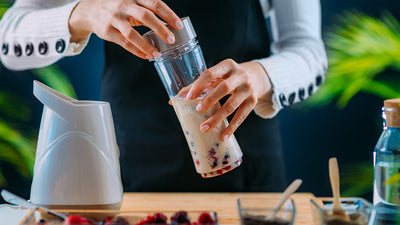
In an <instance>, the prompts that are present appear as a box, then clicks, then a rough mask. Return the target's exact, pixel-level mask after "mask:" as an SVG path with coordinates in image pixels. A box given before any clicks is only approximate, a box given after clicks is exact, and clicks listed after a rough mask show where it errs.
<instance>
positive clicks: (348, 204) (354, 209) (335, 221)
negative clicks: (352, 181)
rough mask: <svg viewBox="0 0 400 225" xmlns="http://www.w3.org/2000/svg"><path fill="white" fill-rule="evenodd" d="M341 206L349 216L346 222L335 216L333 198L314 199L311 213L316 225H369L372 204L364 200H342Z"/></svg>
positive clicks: (354, 198)
mask: <svg viewBox="0 0 400 225" xmlns="http://www.w3.org/2000/svg"><path fill="white" fill-rule="evenodd" d="M340 205H341V206H342V209H343V210H344V211H345V213H346V214H347V215H348V216H349V218H350V221H345V220H343V219H341V218H340V216H337V215H333V211H332V209H333V198H312V199H311V212H312V217H313V223H314V225H368V224H369V219H370V215H371V211H372V204H371V203H370V202H368V201H367V200H365V199H363V198H357V197H353V198H340Z"/></svg>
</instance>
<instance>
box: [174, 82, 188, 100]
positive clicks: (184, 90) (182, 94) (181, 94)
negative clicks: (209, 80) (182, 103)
mask: <svg viewBox="0 0 400 225" xmlns="http://www.w3.org/2000/svg"><path fill="white" fill-rule="evenodd" d="M190 87H191V84H190V85H188V86H186V87H184V88H182V89H181V90H180V91H179V92H178V94H177V95H178V96H181V97H183V98H186V96H187V93H188V91H189V89H190Z"/></svg>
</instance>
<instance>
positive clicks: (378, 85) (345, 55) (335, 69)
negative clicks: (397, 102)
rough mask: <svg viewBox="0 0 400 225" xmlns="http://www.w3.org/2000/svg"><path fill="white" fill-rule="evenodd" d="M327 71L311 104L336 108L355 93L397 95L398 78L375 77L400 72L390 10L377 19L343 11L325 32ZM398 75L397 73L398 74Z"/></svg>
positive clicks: (398, 29)
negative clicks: (335, 103) (394, 71)
mask: <svg viewBox="0 0 400 225" xmlns="http://www.w3.org/2000/svg"><path fill="white" fill-rule="evenodd" d="M326 45H327V55H328V62H329V70H328V73H327V76H326V79H325V83H324V84H323V85H322V86H321V88H320V89H319V90H318V91H317V93H316V94H315V95H314V96H313V97H311V98H310V99H309V103H308V104H306V105H310V106H311V107H315V106H321V105H327V104H329V103H330V102H334V101H336V102H337V106H338V107H340V108H343V107H345V106H346V105H347V104H348V102H349V101H350V100H351V99H352V98H353V97H354V96H355V95H356V94H358V93H360V92H367V93H370V94H374V95H377V96H379V97H384V98H387V97H390V98H396V97H400V91H398V89H399V88H398V87H399V86H400V80H396V81H394V82H393V81H389V80H379V76H378V75H379V74H381V73H382V72H383V71H385V70H386V69H388V68H392V69H395V70H397V71H399V72H400V23H399V21H397V20H396V18H395V17H394V16H393V15H391V14H390V13H388V12H386V13H385V14H383V16H382V18H381V19H377V18H374V17H370V16H368V15H366V14H363V13H360V12H349V11H347V12H344V13H343V14H342V15H341V16H339V17H338V20H337V23H336V24H335V25H333V26H332V27H331V28H330V29H329V31H328V32H327V34H326ZM398 76H399V75H398Z"/></svg>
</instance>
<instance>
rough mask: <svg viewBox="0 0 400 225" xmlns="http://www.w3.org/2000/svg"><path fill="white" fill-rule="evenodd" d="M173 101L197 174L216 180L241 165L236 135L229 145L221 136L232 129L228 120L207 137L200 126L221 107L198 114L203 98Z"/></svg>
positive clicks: (231, 138)
mask: <svg viewBox="0 0 400 225" xmlns="http://www.w3.org/2000/svg"><path fill="white" fill-rule="evenodd" d="M171 101H172V105H173V106H174V109H175V112H176V115H177V116H178V119H179V122H180V124H181V127H182V130H183V132H184V134H185V137H186V141H187V143H188V145H189V148H190V152H191V154H192V158H193V162H194V165H195V167H196V171H197V173H199V174H200V175H201V176H202V177H203V178H208V177H214V176H218V175H221V174H224V173H226V172H228V171H230V170H232V169H234V168H236V167H238V166H239V165H240V164H241V162H242V155H243V153H242V151H241V150H240V147H239V144H238V143H237V141H236V138H235V137H234V136H233V135H232V136H231V137H230V138H229V139H228V140H226V141H222V140H221V138H220V135H221V132H222V131H223V130H224V129H225V128H226V127H227V126H228V121H227V120H226V119H225V120H224V121H222V122H221V123H220V124H219V125H218V126H217V127H215V128H214V129H212V130H210V131H208V132H206V133H204V132H202V131H201V130H200V124H201V123H202V122H204V121H205V120H206V119H207V118H209V117H211V116H212V115H213V114H214V113H215V112H216V111H217V110H218V109H219V108H220V107H221V106H220V105H219V104H216V105H214V106H212V107H211V108H209V109H208V110H207V111H205V112H197V111H196V105H197V104H198V102H199V101H200V99H199V98H198V99H195V100H187V99H186V98H183V97H180V96H175V97H173V98H172V99H171Z"/></svg>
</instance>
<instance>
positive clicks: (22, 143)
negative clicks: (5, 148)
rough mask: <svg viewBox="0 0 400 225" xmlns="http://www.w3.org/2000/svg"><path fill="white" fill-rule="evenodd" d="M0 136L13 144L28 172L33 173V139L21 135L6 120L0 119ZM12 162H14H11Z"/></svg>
mask: <svg viewBox="0 0 400 225" xmlns="http://www.w3.org/2000/svg"><path fill="white" fill-rule="evenodd" d="M0 138H1V139H2V140H3V141H4V142H5V143H8V144H9V145H11V146H13V147H14V149H15V150H16V152H17V153H18V154H19V156H20V160H22V161H23V162H24V163H25V164H26V165H27V167H28V169H29V173H30V174H32V173H33V164H34V158H35V150H34V149H35V141H34V140H33V139H31V138H29V137H27V136H24V135H22V134H21V133H20V132H19V131H18V130H15V129H13V128H11V127H10V126H9V125H8V124H7V123H6V122H4V121H2V120H0ZM12 163H14V162H12Z"/></svg>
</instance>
